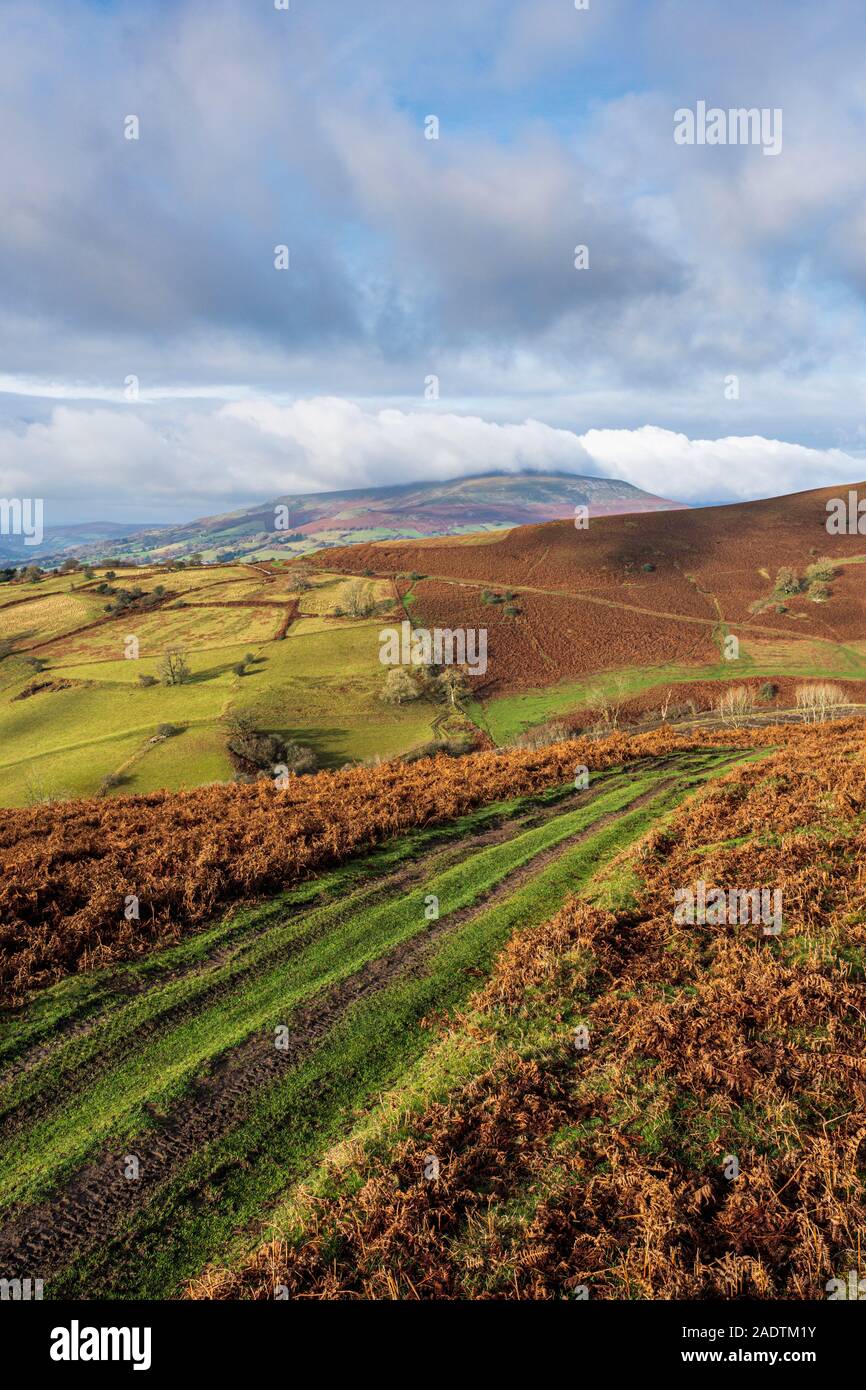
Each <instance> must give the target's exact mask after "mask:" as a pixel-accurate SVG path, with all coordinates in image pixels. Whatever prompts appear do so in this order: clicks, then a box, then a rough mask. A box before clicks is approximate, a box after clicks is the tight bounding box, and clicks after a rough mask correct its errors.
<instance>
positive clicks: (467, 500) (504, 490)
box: [0, 473, 682, 560]
mask: <svg viewBox="0 0 866 1390" xmlns="http://www.w3.org/2000/svg"><path fill="white" fill-rule="evenodd" d="M578 506H585V507H588V508H589V511H590V515H591V516H610V515H613V514H617V513H622V512H654V511H659V510H670V509H672V508H679V507H681V506H682V503H679V502H671V501H668V500H666V499H664V498H661V497H654V496H652V495H651V494H650V493H647V492H643V491H641V489H640V488H637V487H634V486H633V485H632V484H631V483H625V482H621V481H620V480H618V479H616V478H585V477H580V476H578V475H575V474H571V473H562V474H560V473H544V474H541V473H518V474H514V473H486V474H482V475H479V476H476V477H470V478H457V479H453V480H451V481H448V482H433V483H400V484H396V485H393V486H390V487H372V488H349V489H342V490H340V491H336V492H315V493H288V494H286V495H285V496H283V497H277V498H275V499H274V500H273V501H270V502H263V503H261V504H260V505H257V506H255V507H248V508H245V509H243V510H239V511H235V512H227V513H224V514H222V515H220V516H212V517H203V518H200V519H199V520H197V521H191V522H186V523H184V524H183V525H179V526H159V527H139V528H138V529H134V530H133V529H130V528H125V529H124V528H122V527H118V528H117V530H116V532H115V537H118V538H120V537H122V538H124V539H123V540H122V541H121V540H120V539H114V538H112V537H106V539H111V540H112V544H111V554H112V556H113V557H116V558H118V559H120V558H123V559H131V560H166V559H177V558H182V557H184V556H187V555H192V554H196V553H199V554H202V555H203V556H204V558H205V559H211V560H212V559H215V558H217V556H219V557H220V558H221V559H239V558H252V557H255V558H256V559H270V558H274V557H277V556H280V555H285V556H291V555H298V554H302V553H304V552H305V551H313V550H322V549H324V548H325V547H328V546H334V545H347V544H352V543H355V542H362V541H377V540H399V539H408V540H412V539H416V538H420V537H424V536H437V535H438V536H453V535H461V534H465V533H467V532H472V531H495V530H503V529H507V528H509V527H512V526H521V525H525V524H527V523H531V522H541V521H554V520H557V519H562V518H566V517H572V516H573V515H574V509H575V507H578ZM278 509H283V510H282V511H281V512H280V514H279V517H278ZM278 520H279V524H280V529H279V530H277V529H276V526H277V521H278ZM72 529H75V528H67V530H72ZM82 529H84V528H82ZM101 539H103V538H102V537H96V538H95V540H96V543H95V544H86V543H85V544H82V545H78V546H76V547H70V546H64V548H63V551H62V553H68V552H69V550H70V549H73V548H74V550H75V553H76V554H77V555H79V556H80V557H81V558H84V559H87V558H94V557H98V556H102V555H104V554H105V545H101V544H99V541H100V540H101ZM46 553H47V552H46V550H45V548H43V549H42V551H41V553H40V551H39V550H37V548H36V547H30V546H28V547H27V555H26V557H25V558H27V559H31V560H32V559H41V556H42V555H45V554H46ZM16 554H17V552H16ZM0 555H2V551H0Z"/></svg>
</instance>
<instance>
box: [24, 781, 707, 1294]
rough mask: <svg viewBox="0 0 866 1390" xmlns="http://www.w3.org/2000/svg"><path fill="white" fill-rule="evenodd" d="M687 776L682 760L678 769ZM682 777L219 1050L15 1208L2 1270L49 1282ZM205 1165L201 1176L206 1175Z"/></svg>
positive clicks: (548, 851) (551, 850) (665, 783)
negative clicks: (446, 942) (129, 1170)
mask: <svg viewBox="0 0 866 1390" xmlns="http://www.w3.org/2000/svg"><path fill="white" fill-rule="evenodd" d="M684 775H687V769H686V770H685V771H684ZM678 780H679V778H678V776H676V775H673V776H670V777H667V778H660V779H659V780H658V781H657V782H655V783H654V784H653V786H652V787H651V788H649V789H648V790H647V791H645V792H643V793H641V794H640V795H638V796H637V797H635V798H634V799H633V800H632V801H629V802H628V803H627V804H626V805H625V806H623V807H622V808H620V809H619V810H617V811H612V812H610V813H608V814H606V815H604V816H601V817H599V819H598V820H597V821H595V822H593V824H592V825H591V826H588V827H586V828H584V829H583V830H580V831H578V832H576V833H575V834H574V835H571V836H569V837H568V838H567V839H565V840H563V841H561V842H560V843H559V844H557V845H555V846H551V847H549V848H548V849H545V850H542V851H540V852H539V853H538V854H537V855H536V856H535V857H534V858H533V859H532V860H531V861H530V862H529V863H527V864H524V865H521V866H519V867H518V868H516V869H515V870H513V871H512V872H511V873H509V874H506V875H505V876H504V877H503V878H502V879H501V880H500V881H499V882H498V883H497V884H496V886H495V888H494V889H493V890H492V891H491V892H490V893H489V894H488V895H487V896H486V897H485V898H484V899H483V900H482V901H480V902H476V903H473V904H472V905H471V906H469V907H466V908H462V909H458V910H457V911H455V912H453V913H451V914H449V915H447V916H445V917H443V918H441V919H440V920H439V921H437V922H435V923H432V924H431V926H430V927H429V929H428V930H426V931H421V932H419V933H416V934H415V935H414V936H412V937H410V938H409V939H408V940H406V941H403V942H401V943H400V944H399V945H397V946H396V947H394V948H393V949H392V950H390V951H386V952H385V953H383V955H381V956H379V957H378V958H377V959H376V960H374V961H370V962H368V963H366V964H365V965H364V966H362V967H361V968H360V969H359V970H358V971H356V972H355V973H353V974H352V975H351V976H349V977H348V978H346V979H345V980H342V981H340V982H339V983H338V984H337V985H335V986H334V987H332V988H330V989H326V990H324V991H323V992H322V993H321V994H319V995H317V996H315V997H314V998H312V999H311V1000H309V1001H308V1002H307V1003H305V1004H303V1005H302V1006H301V1007H300V1008H299V1009H297V1010H296V1011H295V1012H294V1014H293V1015H292V1016H291V1018H290V1020H289V1026H290V1029H291V1032H290V1037H289V1045H288V1049H287V1050H286V1051H278V1050H277V1049H276V1048H275V1046H274V1043H273V1038H272V1036H271V1034H270V1033H269V1032H265V1033H257V1034H256V1035H254V1036H252V1037H250V1038H247V1039H246V1040H245V1041H244V1042H243V1043H241V1044H239V1045H238V1046H237V1047H234V1048H232V1049H231V1050H230V1051H229V1052H227V1053H225V1054H223V1055H222V1056H220V1057H219V1058H218V1059H216V1061H215V1062H214V1063H212V1065H211V1066H210V1068H209V1069H208V1071H207V1072H206V1074H204V1075H203V1076H202V1077H200V1078H199V1079H198V1080H196V1081H195V1082H194V1083H193V1084H192V1085H191V1086H190V1087H189V1088H188V1090H187V1091H186V1092H185V1094H184V1095H183V1097H182V1098H180V1099H179V1100H178V1101H176V1102H175V1103H174V1104H173V1105H172V1106H171V1108H170V1110H169V1112H168V1113H167V1114H166V1115H164V1116H154V1123H153V1127H152V1128H149V1129H147V1130H146V1131H143V1132H142V1133H141V1135H140V1137H139V1138H138V1139H136V1140H135V1141H131V1142H129V1143H127V1144H125V1145H123V1146H122V1148H117V1147H109V1146H107V1147H106V1148H105V1149H103V1151H102V1152H101V1154H100V1155H99V1157H98V1158H97V1159H95V1160H93V1161H91V1162H90V1163H88V1164H87V1165H85V1166H84V1167H82V1168H81V1169H80V1170H79V1171H78V1172H77V1173H76V1174H75V1175H74V1176H73V1177H72V1178H71V1179H70V1180H69V1181H68V1182H67V1183H66V1184H65V1185H63V1186H62V1187H61V1188H59V1189H58V1190H57V1191H56V1192H55V1193H54V1194H53V1195H52V1196H51V1197H49V1198H48V1199H47V1200H45V1201H43V1202H40V1203H38V1204H36V1205H33V1206H31V1207H28V1208H26V1209H24V1210H23V1211H20V1212H19V1213H18V1214H17V1215H15V1216H14V1217H13V1218H12V1219H11V1220H10V1221H8V1222H7V1223H6V1224H5V1225H4V1226H3V1228H2V1230H0V1271H2V1273H3V1275H4V1277H7V1278H14V1277H25V1276H26V1274H28V1273H30V1274H31V1275H32V1274H33V1273H34V1271H38V1277H40V1278H42V1279H44V1280H46V1281H50V1279H51V1278H53V1277H56V1276H57V1275H58V1273H59V1272H60V1271H62V1270H63V1268H64V1267H65V1266H66V1265H68V1264H69V1262H70V1261H71V1260H72V1259H73V1258H74V1257H76V1256H79V1255H81V1254H86V1253H87V1252H89V1251H91V1250H93V1249H95V1248H97V1247H100V1246H104V1245H105V1244H106V1243H108V1242H109V1241H110V1240H111V1239H112V1236H113V1235H114V1233H115V1232H116V1230H117V1228H118V1227H119V1225H120V1224H121V1223H124V1222H127V1221H128V1220H129V1218H130V1217H131V1216H132V1215H133V1214H135V1213H136V1212H139V1211H141V1210H142V1209H144V1208H146V1207H147V1205H148V1204H149V1203H150V1201H151V1200H153V1198H154V1197H155V1196H156V1194H157V1193H158V1191H159V1189H160V1188H161V1187H162V1186H164V1185H165V1184H166V1183H167V1182H168V1181H169V1180H170V1179H171V1178H172V1177H173V1176H174V1175H175V1174H176V1173H177V1171H178V1170H179V1169H180V1168H181V1166H182V1165H183V1164H184V1163H185V1162H186V1161H187V1160H188V1159H190V1158H192V1157H193V1156H194V1155H195V1153H196V1152H197V1151H199V1150H201V1149H202V1148H204V1146H205V1145H207V1144H209V1143H212V1142H213V1141H214V1140H216V1139H218V1138H220V1137H221V1136H224V1135H225V1134H227V1133H228V1132H229V1131H230V1130H232V1129H233V1128H234V1127H235V1126H237V1125H238V1124H239V1123H241V1122H242V1121H243V1119H244V1118H245V1117H246V1116H247V1115H248V1114H249V1113H250V1110H251V1108H252V1107H253V1104H254V1101H255V1099H256V1098H257V1097H261V1095H262V1093H263V1092H264V1091H266V1090H267V1089H268V1088H270V1087H271V1086H278V1085H279V1083H280V1080H281V1078H282V1077H283V1076H284V1075H285V1073H286V1070H287V1068H289V1067H292V1066H293V1065H295V1064H297V1063H299V1062H300V1061H302V1060H303V1059H304V1058H306V1057H307V1056H308V1055H309V1054H310V1053H311V1052H312V1051H313V1049H314V1048H315V1046H316V1044H317V1043H319V1042H320V1041H321V1040H322V1038H323V1037H324V1036H325V1034H326V1033H327V1032H328V1031H329V1029H330V1028H332V1027H333V1025H334V1024H335V1023H336V1022H337V1020H338V1019H340V1018H341V1017H342V1016H343V1014H344V1013H345V1012H346V1010H347V1009H348V1008H349V1007H350V1006H352V1005H354V1004H357V1003H360V1002H361V1001H363V1000H366V999H369V998H371V997H372V996H373V995H375V994H376V993H378V992H379V991H381V990H382V989H384V988H385V987H387V986H388V985H390V984H392V983H394V982H395V981H397V980H400V979H407V978H411V977H413V976H417V975H419V974H422V973H423V972H424V968H425V964H426V960H427V958H428V956H429V954H430V952H431V949H432V947H433V945H434V944H435V942H437V941H438V940H439V939H440V938H442V937H443V936H444V935H445V934H447V933H451V932H453V931H454V930H455V929H457V928H458V927H460V926H461V925H464V924H465V923H467V922H468V921H470V920H471V919H472V918H473V917H476V916H479V915H480V914H482V913H484V912H486V911H487V910H489V909H490V908H491V907H492V906H494V905H495V904H497V903H498V902H501V901H502V900H504V899H506V898H508V897H510V896H511V895H512V894H513V893H515V892H516V891H517V890H518V889H519V888H520V887H521V886H522V885H523V884H525V883H526V882H527V881H528V880H529V879H530V878H532V877H534V876H535V875H536V874H538V873H539V872H540V870H542V869H543V868H544V867H546V866H547V865H548V864H550V863H552V862H553V861H554V860H555V859H557V858H559V857H561V856H562V855H563V854H565V853H566V852H567V851H568V850H569V849H571V848H573V847H574V846H575V845H576V844H578V843H579V842H581V841H584V840H586V839H589V838H591V837H593V836H595V835H596V834H598V832H599V831H601V830H603V829H604V828H605V827H606V826H608V825H610V824H611V823H612V822H614V821H616V820H619V819H621V818H622V817H623V816H626V815H629V814H631V813H632V812H634V811H635V810H637V809H639V808H640V807H641V806H643V805H646V803H647V802H649V801H651V800H653V799H654V798H657V797H659V796H661V795H663V794H664V792H665V791H667V790H669V789H670V788H671V787H673V786H674V785H675V784H676V783H677V781H678ZM133 1153H134V1154H135V1155H136V1156H137V1157H138V1159H139V1163H140V1173H141V1176H140V1178H139V1179H138V1180H137V1181H136V1182H129V1181H128V1180H127V1179H126V1178H125V1177H124V1176H123V1164H124V1158H125V1155H127V1154H133ZM206 1176H207V1175H206V1174H205V1173H202V1175H201V1177H202V1180H204V1179H205V1178H206Z"/></svg>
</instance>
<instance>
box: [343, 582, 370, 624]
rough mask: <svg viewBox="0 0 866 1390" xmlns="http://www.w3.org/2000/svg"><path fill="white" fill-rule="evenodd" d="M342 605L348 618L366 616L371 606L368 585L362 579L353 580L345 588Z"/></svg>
mask: <svg viewBox="0 0 866 1390" xmlns="http://www.w3.org/2000/svg"><path fill="white" fill-rule="evenodd" d="M344 607H345V611H346V613H347V614H348V616H349V617H350V618H366V616H367V614H368V613H369V612H370V609H371V607H372V604H371V603H370V591H369V585H367V584H365V583H364V581H363V580H362V579H356V580H354V581H353V583H351V584H350V585H349V586H348V588H347V589H346V593H345V598H344Z"/></svg>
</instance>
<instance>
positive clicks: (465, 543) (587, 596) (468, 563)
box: [327, 485, 866, 742]
mask: <svg viewBox="0 0 866 1390" xmlns="http://www.w3.org/2000/svg"><path fill="white" fill-rule="evenodd" d="M860 491H861V494H864V493H866V487H864V486H863V485H861V487H860ZM847 492H848V487H847V485H846V486H841V485H840V487H838V488H825V489H820V490H816V491H809V492H802V493H795V494H792V495H790V496H787V497H779V498H771V499H768V500H765V501H757V502H747V503H741V504H737V505H733V506H724V507H722V506H719V507H704V508H696V509H693V510H688V511H674V512H665V513H648V514H644V515H632V516H613V517H604V516H602V517H594V516H591V517H590V520H589V525H588V527H587V528H586V529H578V528H576V527H575V525H574V524H571V523H569V522H566V521H554V522H550V523H545V524H542V525H537V526H527V527H520V528H516V529H515V530H512V531H509V532H507V533H506V534H504V535H495V536H489V535H485V536H475V537H472V536H467V537H462V538H460V539H459V540H455V539H446V540H426V541H419V542H400V543H394V542H381V543H375V544H367V545H359V546H353V547H351V548H347V549H337V550H333V551H330V552H329V554H328V560H327V563H328V566H329V567H330V568H331V569H333V570H338V571H341V572H343V573H346V574H350V573H354V574H360V573H373V574H376V575H380V576H386V575H387V576H389V577H391V578H395V579H397V581H398V582H399V584H400V588H401V592H402V593H403V595H404V602H406V603H407V604H408V606H409V611H410V612H411V616H412V621H413V623H415V624H416V625H417V626H422V627H426V628H435V627H439V628H443V629H454V628H466V629H486V630H487V633H488V668H487V671H486V673H485V674H484V675H483V676H481V677H479V678H477V679H476V680H475V681H474V682H473V684H474V689H475V695H476V698H477V701H478V708H477V711H476V713H477V714H478V716H479V722H481V723H482V726H483V727H485V728H486V729H487V731H488V732H489V733H490V734H491V736H492V737H493V738H494V739H495V740H496V741H497V742H500V741H502V740H503V739H506V738H509V737H513V736H514V735H515V734H516V733H519V732H520V731H521V729H523V728H526V727H529V726H531V725H532V724H535V723H538V722H539V721H540V720H542V719H544V718H546V717H549V716H551V715H553V714H557V713H560V712H569V711H575V710H578V709H581V708H583V709H585V707H586V704H587V700H588V698H589V696H590V694H592V696H593V698H595V699H599V698H601V697H602V696H603V695H604V693H605V691H607V694H608V696H610V695H611V694H613V695H615V697H616V699H617V700H618V702H619V704H620V705H623V704H626V703H628V702H629V701H630V700H633V699H635V698H637V697H642V698H643V704H644V706H646V699H647V697H646V694H645V692H647V691H650V690H656V691H657V692H658V691H660V690H667V689H668V688H670V687H672V686H673V687H676V688H677V690H678V691H679V692H680V694H681V696H683V697H687V696H688V695H689V694H690V691H689V690H688V689H687V687H690V686H697V687H700V686H702V685H704V684H705V683H706V682H707V681H718V680H722V679H725V680H730V679H734V678H739V677H751V678H758V677H773V676H782V677H784V676H786V675H791V676H817V675H821V676H825V677H836V678H839V679H846V678H847V679H849V680H854V681H862V679H863V678H864V677H866V568H864V567H863V562H864V560H866V539H864V537H863V536H858V535H842V536H835V535H829V534H828V533H827V530H826V525H825V523H826V520H827V513H826V508H825V504H826V502H827V501H828V500H829V499H830V498H832V497H838V496H847ZM822 560H827V561H829V562H830V565H829V569H827V572H826V575H825V577H824V578H823V579H822V578H820V577H819V571H821V572H822V573H823V571H822V570H821V564H820V562H821V561H822ZM825 568H826V566H825ZM732 638H734V639H736V641H735V642H732V641H731V640H730V639H732ZM599 675H601V676H602V679H601V680H599V679H597V677H598V676H599ZM587 677H592V678H593V679H592V680H591V681H590V680H587V679H586V678H587ZM659 698H661V697H659Z"/></svg>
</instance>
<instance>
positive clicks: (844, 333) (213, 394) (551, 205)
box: [0, 0, 866, 525]
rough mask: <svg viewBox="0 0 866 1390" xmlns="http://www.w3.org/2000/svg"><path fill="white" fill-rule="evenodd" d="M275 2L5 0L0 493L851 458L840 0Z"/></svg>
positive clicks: (845, 24) (856, 203) (852, 462)
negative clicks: (754, 114)
mask: <svg viewBox="0 0 866 1390" xmlns="http://www.w3.org/2000/svg"><path fill="white" fill-rule="evenodd" d="M579 2H580V3H581V4H582V5H583V3H584V0H579ZM282 3H283V0H276V2H275V0H147V3H146V4H142V3H140V0H134V3H126V2H125V0H118V2H117V3H115V2H114V0H101V3H97V0H90V3H85V0H64V4H63V5H57V4H56V3H47V2H46V3H41V2H40V0H27V3H19V0H4V3H3V5H2V7H0V129H2V132H3V139H2V148H0V205H2V208H3V215H2V217H0V286H2V294H0V496H3V497H41V498H43V499H44V505H45V523H46V525H60V524H66V523H71V522H79V521H86V520H110V521H122V522H124V523H127V522H132V521H139V522H157V521H172V520H187V519H191V518H193V517H196V516H199V515H206V514H213V513H217V512H221V511H227V510H230V509H232V508H235V507H238V506H242V505H246V504H251V503H254V502H256V501H261V500H265V499H268V498H272V497H275V496H279V495H280V494H283V493H286V492H290V491H299V490H303V491H317V490H325V489H328V490H329V489H334V488H341V487H366V486H370V485H375V484H387V483H393V482H406V481H410V480H415V479H424V478H431V479H434V478H435V479H440V478H448V477H456V476H460V475H463V474H467V473H477V472H483V471H487V470H489V469H493V468H503V469H509V470H510V469H525V468H530V469H532V468H536V469H562V470H566V471H569V472H576V473H591V474H601V475H604V476H608V477H619V478H623V479H626V480H627V481H629V482H631V483H634V484H636V485H637V486H639V487H643V488H646V489H647V490H648V491H651V492H653V493H656V494H660V495H663V496H667V497H672V498H676V499H677V500H681V501H685V502H690V503H693V504H700V503H702V502H715V501H736V500H740V499H743V498H749V497H759V496H769V495H773V494H778V493H784V492H793V491H796V490H799V489H801V488H807V487H818V486H826V485H831V484H836V483H847V482H852V481H857V480H860V479H862V478H863V477H864V476H866V461H864V454H866V424H864V421H866V415H864V381H866V360H864V359H866V351H864V349H866V335H864V328H866V324H864V295H866V139H864V130H866V125H864V108H866V76H864V69H863V58H862V55H863V52H864V41H866V6H864V5H863V3H862V0H822V3H821V4H820V5H818V4H815V3H814V2H813V0H809V2H808V3H806V2H805V0H761V3H760V4H755V3H754V0H727V2H726V3H725V4H724V5H720V4H717V3H711V0H588V6H586V7H582V8H578V7H577V5H576V4H575V0H471V3H467V0H437V3H435V4H424V3H415V4H407V3H406V0H367V3H363V4H362V3H358V0H289V8H288V9H286V8H277V4H282ZM699 103H705V104H706V108H707V109H710V110H714V109H719V110H721V111H722V112H723V113H727V111H729V110H731V109H734V108H756V109H758V110H759V111H765V112H766V113H767V118H768V119H770V118H772V119H773V120H775V121H777V134H778V137H779V138H778V140H777V142H776V143H777V144H778V146H779V148H777V149H774V150H772V149H769V148H768V145H769V142H768V141H765V142H764V143H760V142H758V143H733V139H731V140H730V141H728V142H726V143H718V142H714V143H709V142H708V143H683V142H681V141H680V139H678V138H675V134H676V130H677V127H678V125H679V126H680V127H682V125H683V117H682V115H680V116H678V114H677V113H682V112H683V111H686V112H693V113H694V118H695V122H696V123H697V122H698V120H699V110H700V109H701V108H700V107H699ZM695 129H697V124H696V125H695ZM718 131H719V127H718V125H717V126H716V135H718ZM731 132H732V134H733V126H732V125H731ZM130 135H136V136H137V138H129V137H130ZM433 135H435V136H436V137H438V138H429V137H431V136H433ZM696 139H697V137H696ZM708 139H709V137H708ZM577 247H585V248H586V251H585V253H582V254H583V260H584V262H585V263H584V264H583V265H581V266H577V265H576V264H575V261H576V260H580V259H581V257H580V255H576V248H577ZM279 248H286V249H285V251H280V250H279ZM286 261H287V262H288V268H287V269H281V268H278V265H277V263H278V262H280V263H284V262H286Z"/></svg>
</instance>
